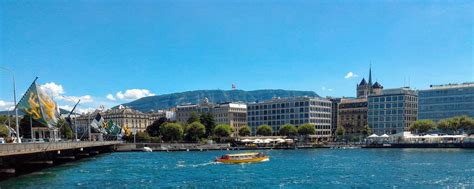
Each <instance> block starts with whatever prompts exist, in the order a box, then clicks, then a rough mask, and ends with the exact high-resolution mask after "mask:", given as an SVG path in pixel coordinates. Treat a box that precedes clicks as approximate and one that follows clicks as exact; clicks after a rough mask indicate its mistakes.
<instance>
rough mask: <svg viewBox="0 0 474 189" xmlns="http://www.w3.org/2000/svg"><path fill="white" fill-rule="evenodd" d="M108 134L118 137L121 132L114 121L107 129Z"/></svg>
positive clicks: (110, 121) (109, 123)
mask: <svg viewBox="0 0 474 189" xmlns="http://www.w3.org/2000/svg"><path fill="white" fill-rule="evenodd" d="M106 130H107V133H108V134H109V135H118V134H119V133H120V131H121V129H120V127H119V126H118V125H116V124H115V123H114V122H113V121H112V120H109V122H108V123H107V127H106Z"/></svg>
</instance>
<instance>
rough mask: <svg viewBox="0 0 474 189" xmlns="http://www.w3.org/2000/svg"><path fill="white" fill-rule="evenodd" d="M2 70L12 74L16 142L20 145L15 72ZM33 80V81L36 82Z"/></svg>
mask: <svg viewBox="0 0 474 189" xmlns="http://www.w3.org/2000/svg"><path fill="white" fill-rule="evenodd" d="M0 68H2V69H3V70H6V71H9V72H10V73H11V74H12V79H13V103H15V124H16V142H17V143H21V139H20V126H19V124H18V123H19V121H18V108H16V106H17V104H16V83H15V72H13V70H10V69H8V68H6V67H0ZM36 79H38V77H36ZM36 79H35V81H36Z"/></svg>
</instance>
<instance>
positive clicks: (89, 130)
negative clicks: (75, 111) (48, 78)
mask: <svg viewBox="0 0 474 189" xmlns="http://www.w3.org/2000/svg"><path fill="white" fill-rule="evenodd" d="M87 116H88V117H87V122H88V124H87V125H88V127H87V128H88V132H89V141H92V140H91V113H88V115H87Z"/></svg>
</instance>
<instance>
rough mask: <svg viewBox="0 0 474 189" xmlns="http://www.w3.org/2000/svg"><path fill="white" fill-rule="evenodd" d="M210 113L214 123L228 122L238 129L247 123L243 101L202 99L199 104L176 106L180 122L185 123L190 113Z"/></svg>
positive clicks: (236, 131) (245, 106)
mask: <svg viewBox="0 0 474 189" xmlns="http://www.w3.org/2000/svg"><path fill="white" fill-rule="evenodd" d="M193 112H194V113H196V114H198V115H199V114H201V113H211V114H212V116H213V117H214V121H215V122H216V124H228V125H230V126H231V127H233V128H234V129H235V133H234V134H236V133H238V130H239V129H240V128H241V127H242V126H244V125H247V105H246V104H244V103H233V102H226V103H218V104H212V103H209V101H208V100H207V99H204V100H203V102H202V103H200V104H189V105H180V106H178V107H176V120H177V121H178V122H181V123H186V122H187V121H188V119H189V117H190V116H191V114H193Z"/></svg>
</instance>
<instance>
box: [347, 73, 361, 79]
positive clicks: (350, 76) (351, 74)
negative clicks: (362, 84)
mask: <svg viewBox="0 0 474 189" xmlns="http://www.w3.org/2000/svg"><path fill="white" fill-rule="evenodd" d="M353 77H359V75H357V74H354V73H352V72H349V73H347V74H346V76H344V78H346V79H350V78H353Z"/></svg>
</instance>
